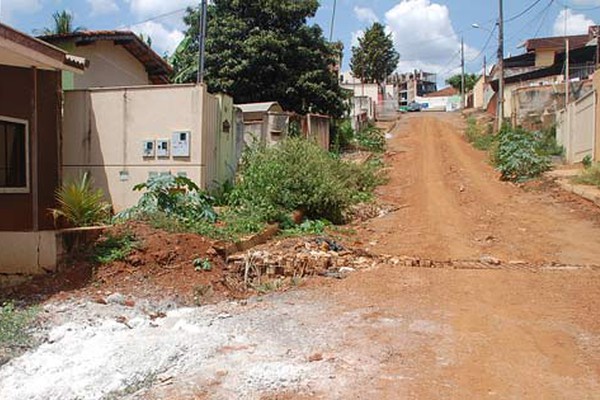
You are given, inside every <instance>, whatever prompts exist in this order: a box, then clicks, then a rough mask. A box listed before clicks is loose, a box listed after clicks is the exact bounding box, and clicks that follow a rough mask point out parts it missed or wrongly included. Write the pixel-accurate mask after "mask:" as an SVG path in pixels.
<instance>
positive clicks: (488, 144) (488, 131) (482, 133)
mask: <svg viewBox="0 0 600 400" xmlns="http://www.w3.org/2000/svg"><path fill="white" fill-rule="evenodd" d="M492 129H493V128H492V126H491V125H489V124H488V125H487V126H486V127H485V128H484V127H482V126H480V125H479V124H478V123H477V120H476V119H475V118H473V117H469V119H467V129H466V131H465V137H466V139H467V141H468V142H469V143H471V144H472V145H473V147H475V148H476V149H478V150H484V151H487V150H490V149H491V148H492V145H493V144H494V140H495V136H494V135H493V133H492Z"/></svg>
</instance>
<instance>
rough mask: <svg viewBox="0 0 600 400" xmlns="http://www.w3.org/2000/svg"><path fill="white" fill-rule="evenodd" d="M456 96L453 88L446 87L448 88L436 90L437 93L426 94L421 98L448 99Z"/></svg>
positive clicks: (456, 91)
mask: <svg viewBox="0 0 600 400" xmlns="http://www.w3.org/2000/svg"><path fill="white" fill-rule="evenodd" d="M457 94H458V90H457V89H455V88H453V87H452V86H448V87H445V88H443V89H440V90H438V91H437V92H431V93H427V94H426V95H425V96H423V97H448V96H454V95H457Z"/></svg>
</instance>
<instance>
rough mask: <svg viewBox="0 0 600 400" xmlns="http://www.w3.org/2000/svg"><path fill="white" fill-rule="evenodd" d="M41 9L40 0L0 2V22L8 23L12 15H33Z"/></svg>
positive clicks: (1, 0) (6, 0)
mask: <svg viewBox="0 0 600 400" xmlns="http://www.w3.org/2000/svg"><path fill="white" fill-rule="evenodd" d="M41 9H42V3H41V1H40V0H0V21H10V20H11V17H12V16H13V15H14V14H33V13H36V12H38V11H40V10H41Z"/></svg>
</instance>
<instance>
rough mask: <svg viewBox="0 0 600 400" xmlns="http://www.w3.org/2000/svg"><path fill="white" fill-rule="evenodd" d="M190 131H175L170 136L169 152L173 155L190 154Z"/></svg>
mask: <svg viewBox="0 0 600 400" xmlns="http://www.w3.org/2000/svg"><path fill="white" fill-rule="evenodd" d="M190 137H191V132H190V131H175V132H173V135H172V137H171V154H172V155H173V157H189V156H190Z"/></svg>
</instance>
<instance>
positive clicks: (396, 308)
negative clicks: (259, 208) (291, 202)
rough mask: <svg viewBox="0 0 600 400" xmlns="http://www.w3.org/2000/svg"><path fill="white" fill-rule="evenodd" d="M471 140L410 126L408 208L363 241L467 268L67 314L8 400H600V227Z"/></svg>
mask: <svg viewBox="0 0 600 400" xmlns="http://www.w3.org/2000/svg"><path fill="white" fill-rule="evenodd" d="M461 124H462V120H461V119H460V117H459V116H457V115H446V114H423V115H414V116H413V115H411V116H407V117H405V118H404V119H403V120H402V121H401V123H400V124H399V125H398V126H397V128H396V129H395V130H394V132H393V138H392V139H391V140H390V152H391V155H390V157H389V160H388V161H389V166H390V178H391V179H390V182H389V183H388V184H387V185H386V186H385V187H382V188H381V189H380V190H379V192H380V195H381V197H382V198H383V199H384V200H385V201H387V202H392V203H395V204H397V205H399V206H400V209H399V210H398V211H397V212H394V213H392V214H390V215H388V216H386V217H383V218H380V219H376V220H372V221H369V222H368V223H366V224H364V226H361V227H359V228H358V229H357V230H358V232H357V235H356V238H355V240H357V241H361V242H362V243H363V244H364V245H365V246H366V247H369V248H370V249H371V250H374V251H377V252H381V253H385V254H393V255H397V256H418V257H423V258H427V259H430V260H439V261H447V260H454V261H453V263H452V264H450V263H446V264H444V265H445V266H444V267H440V268H419V267H400V266H397V265H393V264H392V263H390V265H386V266H380V267H376V268H372V269H369V270H367V271H359V272H355V273H353V274H351V275H350V276H349V277H348V278H347V279H345V280H342V281H337V280H326V281H318V282H317V281H314V282H309V283H308V284H307V286H305V287H303V288H300V289H297V290H294V291H291V292H288V293H283V294H272V295H268V296H265V297H263V298H255V299H251V300H249V301H248V303H246V302H235V303H232V302H225V303H220V304H218V305H215V306H209V307H204V308H198V309H180V310H173V311H167V313H166V314H167V316H166V318H159V319H156V320H150V319H149V318H147V314H145V313H143V312H142V308H143V307H150V308H151V307H159V306H158V305H144V304H143V303H142V302H140V303H139V304H138V305H137V306H136V308H135V309H129V308H126V307H122V306H118V305H99V304H94V303H90V302H86V301H78V302H75V303H67V304H52V305H50V306H48V308H47V310H48V315H49V316H48V318H49V319H50V320H51V321H53V323H52V325H54V326H56V327H55V328H54V329H52V330H51V331H50V332H49V337H50V339H51V340H50V341H48V342H47V343H45V344H43V345H42V346H41V347H40V348H39V349H37V350H34V351H32V352H30V353H27V354H25V355H24V356H22V357H20V358H19V359H16V360H13V361H12V362H10V363H9V364H7V365H5V366H3V367H2V368H0V398H2V399H19V400H20V399H61V400H62V399H76V398H78V399H102V398H107V399H114V398H127V399H194V398H196V399H236V398H238V399H307V398H322V399H419V400H420V399H432V400H433V399H600V315H599V311H598V310H599V309H600V268H599V267H598V266H597V265H599V264H600V224H599V221H600V212H599V211H598V209H596V208H594V207H592V206H590V205H588V204H586V203H585V202H581V201H579V200H577V199H575V198H572V197H570V196H567V195H563V194H561V193H559V192H555V191H553V190H551V189H550V188H542V189H532V188H530V187H529V186H528V187H527V188H529V189H527V188H525V189H524V188H519V187H516V186H514V185H512V184H507V183H501V182H499V181H498V180H497V176H496V174H495V172H494V171H493V169H492V168H491V167H490V166H489V165H487V164H486V161H485V157H484V155H483V154H482V153H481V152H478V151H475V150H473V149H472V148H471V147H470V146H469V145H468V144H467V143H466V142H465V141H464V140H463V139H462V137H461V130H460V129H461ZM526 189H527V190H526ZM485 256H488V257H494V258H498V259H500V260H501V261H502V263H501V264H500V265H489V264H482V263H477V262H472V261H478V260H480V259H481V258H482V257H485ZM440 265H441V264H440ZM165 310H166V309H165ZM123 314H126V315H127V317H128V320H129V321H130V324H129V325H130V326H125V325H123V324H121V323H118V322H115V318H116V317H118V316H121V315H123Z"/></svg>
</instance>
